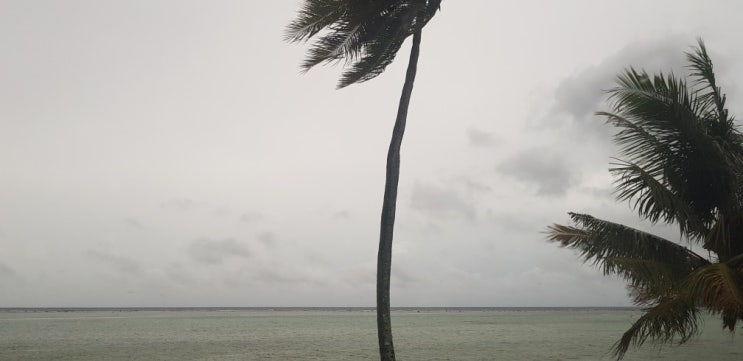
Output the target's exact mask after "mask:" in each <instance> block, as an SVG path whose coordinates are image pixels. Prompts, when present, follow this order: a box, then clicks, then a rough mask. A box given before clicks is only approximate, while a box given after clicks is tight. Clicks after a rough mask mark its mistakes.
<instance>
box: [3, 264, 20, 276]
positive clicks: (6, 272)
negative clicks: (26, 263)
mask: <svg viewBox="0 0 743 361" xmlns="http://www.w3.org/2000/svg"><path fill="white" fill-rule="evenodd" d="M16 275H17V274H16V272H15V270H13V269H12V268H10V267H9V266H8V265H6V264H4V263H2V262H0V278H13V277H16Z"/></svg>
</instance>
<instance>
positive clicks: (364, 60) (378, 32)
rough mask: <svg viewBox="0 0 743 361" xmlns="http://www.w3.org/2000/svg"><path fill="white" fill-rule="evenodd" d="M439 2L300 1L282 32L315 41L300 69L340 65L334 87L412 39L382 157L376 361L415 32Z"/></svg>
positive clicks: (385, 319) (378, 64) (371, 71)
mask: <svg viewBox="0 0 743 361" xmlns="http://www.w3.org/2000/svg"><path fill="white" fill-rule="evenodd" d="M440 3H441V0H305V1H304V5H303V7H302V8H301V9H300V10H299V14H298V16H297V18H296V19H295V20H294V21H292V22H291V23H290V24H289V26H288V27H287V32H286V40H288V41H290V42H300V41H307V40H309V39H310V38H313V37H316V36H317V37H318V39H317V41H315V42H314V43H313V44H312V45H311V46H310V49H309V51H308V52H307V58H306V59H305V61H304V63H302V68H303V69H304V70H305V71H307V70H309V69H310V68H312V67H314V66H315V65H318V64H323V63H331V62H335V61H340V60H345V64H344V65H345V66H346V71H345V72H344V73H343V74H342V75H341V78H340V81H339V83H338V88H343V87H346V86H348V85H351V84H354V83H359V82H364V81H367V80H370V79H372V78H374V77H376V76H377V75H379V74H381V73H382V72H383V71H384V69H385V67H387V65H389V64H390V63H392V61H393V60H394V58H395V55H396V54H397V51H398V50H399V49H400V47H401V46H402V43H403V42H404V41H405V39H407V38H408V37H409V36H410V35H413V45H412V48H411V51H410V60H409V61H408V69H407V73H406V75H405V84H404V85H403V90H402V95H401V96H400V103H399V106H398V109H397V118H396V119H395V126H394V129H393V131H392V140H391V141H390V146H389V150H388V153H387V170H386V179H385V187H384V200H383V203H382V216H381V222H380V235H379V252H378V255H377V332H378V337H379V353H380V357H381V360H382V361H391V360H394V359H395V350H394V346H393V343H392V323H391V319H390V271H391V268H392V236H393V230H394V224H395V209H396V203H397V184H398V179H399V178H400V146H401V144H402V137H403V134H404V132H405V121H406V119H407V114H408V105H409V104H410V96H411V93H412V91H413V82H414V80H415V73H416V69H417V64H418V55H419V52H420V42H421V30H422V29H423V27H424V26H425V25H426V24H427V23H428V21H429V20H431V18H432V17H433V16H434V14H435V13H436V11H437V10H438V9H439V5H440Z"/></svg>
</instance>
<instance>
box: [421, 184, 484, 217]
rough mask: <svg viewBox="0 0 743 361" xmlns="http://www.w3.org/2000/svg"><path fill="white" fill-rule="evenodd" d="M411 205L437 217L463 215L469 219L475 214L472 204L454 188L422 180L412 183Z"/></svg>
mask: <svg viewBox="0 0 743 361" xmlns="http://www.w3.org/2000/svg"><path fill="white" fill-rule="evenodd" d="M411 207H412V208H413V209H414V210H417V211H419V212H421V213H423V214H425V215H427V216H430V217H433V218H437V219H451V218H459V217H464V218H467V219H470V220H471V219H474V218H475V215H476V210H475V207H474V205H472V204H471V203H470V202H468V201H467V200H465V199H464V198H463V197H462V195H460V194H459V193H457V192H456V191H455V190H452V189H446V188H442V187H438V186H436V185H433V184H429V183H423V182H415V184H413V190H412V198H411Z"/></svg>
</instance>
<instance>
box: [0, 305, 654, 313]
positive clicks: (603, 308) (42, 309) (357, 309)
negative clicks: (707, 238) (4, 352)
mask: <svg viewBox="0 0 743 361" xmlns="http://www.w3.org/2000/svg"><path fill="white" fill-rule="evenodd" d="M639 309H640V308H639V307H631V306H621V307H620V306H617V307H611V306H596V307H588V306H586V307H392V311H398V312H399V311H402V312H416V311H423V312H462V311H632V310H639ZM375 310H376V309H375V308H374V307H0V312H101V311H104V312H111V311H118V312H140V311H161V312H163V311H165V312H167V311H172V312H179V311H225V312H227V311H253V312H292V311H321V312H343V311H347V312H364V311H368V312H373V311H375Z"/></svg>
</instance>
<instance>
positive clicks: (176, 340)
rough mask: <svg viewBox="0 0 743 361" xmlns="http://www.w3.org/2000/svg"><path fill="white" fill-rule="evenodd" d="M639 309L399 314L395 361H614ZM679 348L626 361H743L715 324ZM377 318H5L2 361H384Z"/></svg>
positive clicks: (210, 313) (223, 314)
mask: <svg viewBox="0 0 743 361" xmlns="http://www.w3.org/2000/svg"><path fill="white" fill-rule="evenodd" d="M640 315H641V312H640V311H639V310H633V309H398V310H395V311H393V315H392V323H393V332H394V341H395V349H396V353H397V359H398V360H403V361H412V360H420V361H424V360H425V361H434V360H539V361H542V360H611V359H612V356H611V354H610V353H609V350H610V348H611V346H612V344H614V342H616V341H617V340H618V339H619V337H620V336H621V335H622V333H623V332H624V331H625V330H626V329H627V328H628V327H629V326H630V324H631V323H632V322H633V321H634V320H636V319H637V317H639V316H640ZM701 328H702V330H703V331H702V334H701V335H700V336H699V337H698V338H695V339H693V340H692V341H690V342H688V343H687V344H684V345H681V346H663V347H654V346H650V345H648V346H644V347H642V348H640V349H631V350H630V351H629V353H628V354H627V356H626V357H625V360H679V361H683V360H694V361H697V360H713V361H714V360H721V361H725V360H736V361H738V360H743V339H741V338H740V337H737V338H736V337H732V336H731V335H730V334H729V333H728V332H726V331H723V330H722V329H721V324H720V321H719V319H716V318H714V317H711V316H708V317H706V318H705V322H704V323H703V324H702V325H701ZM376 359H378V356H377V339H376V318H375V314H374V311H373V310H369V309H201V310H198V309H146V310H137V309H94V310H90V309H87V310H82V309H77V310H50V309H41V310H40V309H35V310H23V309H16V310H2V311H0V360H3V361H15V360H19V361H21V360H29V361H30V360H35V361H37V360H69V361H106V360H129V361H136V360H141V361H158V360H160V361H188V360H209V361H228V360H230V361H237V360H241V361H245V360H324V361H333V360H376Z"/></svg>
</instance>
